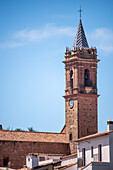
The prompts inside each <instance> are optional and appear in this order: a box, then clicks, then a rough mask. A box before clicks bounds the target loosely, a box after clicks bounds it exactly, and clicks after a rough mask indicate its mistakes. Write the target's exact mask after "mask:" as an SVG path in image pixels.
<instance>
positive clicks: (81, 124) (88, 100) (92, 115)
mask: <svg viewBox="0 0 113 170" xmlns="http://www.w3.org/2000/svg"><path fill="white" fill-rule="evenodd" d="M78 105H79V106H78V112H79V113H78V116H79V118H78V129H79V131H78V138H81V137H84V136H87V135H91V134H94V133H96V132H97V97H94V96H88V97H87V96H83V97H79V99H78Z"/></svg>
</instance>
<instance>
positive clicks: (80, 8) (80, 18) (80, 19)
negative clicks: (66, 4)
mask: <svg viewBox="0 0 113 170" xmlns="http://www.w3.org/2000/svg"><path fill="white" fill-rule="evenodd" d="M82 11H83V10H82V9H81V6H80V10H78V12H80V20H81V12H82Z"/></svg>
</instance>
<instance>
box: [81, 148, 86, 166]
mask: <svg viewBox="0 0 113 170" xmlns="http://www.w3.org/2000/svg"><path fill="white" fill-rule="evenodd" d="M82 158H83V166H85V165H86V154H85V148H83V149H82Z"/></svg>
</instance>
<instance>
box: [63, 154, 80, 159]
mask: <svg viewBox="0 0 113 170" xmlns="http://www.w3.org/2000/svg"><path fill="white" fill-rule="evenodd" d="M73 156H77V153H76V154H72V155H67V156H63V157H62V158H61V159H65V158H70V157H73Z"/></svg>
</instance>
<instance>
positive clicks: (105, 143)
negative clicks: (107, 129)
mask: <svg viewBox="0 0 113 170" xmlns="http://www.w3.org/2000/svg"><path fill="white" fill-rule="evenodd" d="M100 144H101V145H102V162H110V153H109V135H106V136H103V137H98V138H94V139H90V140H89V139H88V140H86V141H84V142H80V143H79V144H78V156H77V157H78V158H82V148H85V151H86V152H85V157H86V165H87V164H88V163H90V162H91V161H94V158H91V146H93V155H94V157H95V158H96V157H97V160H95V161H98V145H100Z"/></svg>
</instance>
